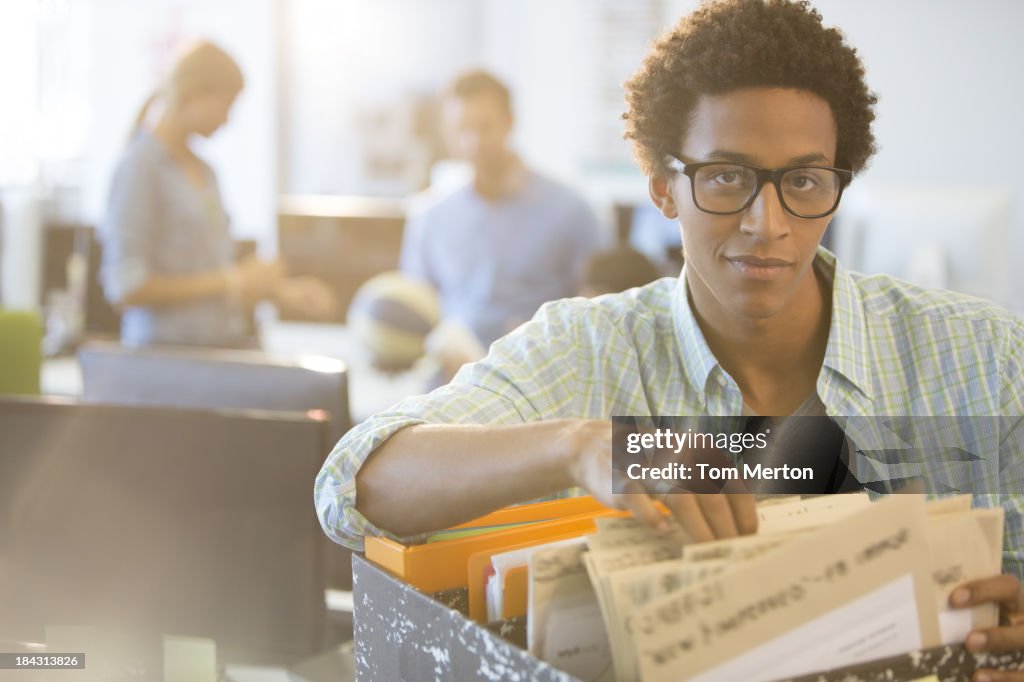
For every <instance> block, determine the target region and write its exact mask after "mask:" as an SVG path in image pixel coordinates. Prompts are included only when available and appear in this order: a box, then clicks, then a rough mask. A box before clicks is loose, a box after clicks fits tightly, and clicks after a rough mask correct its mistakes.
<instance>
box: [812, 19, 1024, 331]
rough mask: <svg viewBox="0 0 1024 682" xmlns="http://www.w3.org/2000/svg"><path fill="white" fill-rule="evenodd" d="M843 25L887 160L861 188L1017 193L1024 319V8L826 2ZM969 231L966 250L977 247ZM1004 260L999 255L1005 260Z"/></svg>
mask: <svg viewBox="0 0 1024 682" xmlns="http://www.w3.org/2000/svg"><path fill="white" fill-rule="evenodd" d="M815 5H816V6H817V7H818V8H819V9H820V11H821V13H822V16H823V17H824V19H825V23H827V24H835V25H837V26H839V27H841V28H842V29H843V30H844V32H845V33H846V35H847V36H848V38H849V40H850V42H851V43H852V44H853V45H855V46H856V47H857V48H858V50H859V52H860V54H861V57H862V59H863V61H864V63H865V66H866V68H867V78H868V83H869V84H870V86H871V87H872V89H873V90H874V91H875V92H876V93H877V94H878V95H879V103H878V109H877V111H878V118H877V121H876V123H875V135H876V137H877V139H878V143H879V147H880V150H879V153H878V154H877V156H876V157H875V159H874V160H873V161H872V163H871V167H870V168H869V169H868V170H867V172H865V173H864V174H863V175H862V176H861V177H860V178H859V179H858V180H857V182H856V183H855V187H856V186H857V185H860V189H861V190H862V191H865V189H866V190H867V191H870V190H871V188H873V187H882V188H890V187H897V188H906V189H908V190H920V189H928V188H933V189H939V190H942V189H943V188H949V189H951V190H952V189H955V188H960V189H964V188H977V189H991V190H1005V191H1008V192H1009V193H1010V194H1011V197H1012V203H1011V209H1010V210H1011V215H1012V217H1013V218H1012V223H1011V225H1010V232H1011V234H1010V238H1009V240H1008V243H1007V244H1006V245H1005V246H1006V248H1005V251H1004V253H1002V254H1001V256H1002V263H1001V267H1005V268H1007V269H1008V270H1009V271H1010V273H1011V281H1010V288H1009V290H1008V291H1007V292H1005V294H1004V296H1005V298H1004V299H1003V301H1002V302H1003V303H1005V304H1007V305H1009V306H1011V307H1013V308H1015V309H1016V310H1017V311H1018V312H1020V313H1024V301H1022V300H1021V297H1020V292H1024V268H1020V267H1019V266H1017V265H1016V263H1018V262H1019V261H1020V260H1021V259H1024V201H1022V199H1024V163H1022V160H1024V135H1022V134H1021V125H1022V121H1024V89H1022V88H1021V87H1020V81H1021V74H1020V68H1021V65H1024V41H1021V39H1020V35H1019V33H1020V26H1022V25H1024V3H1020V2H1015V1H1014V0H976V1H972V2H955V1H953V0H940V1H936V0H900V2H888V1H886V0H859V1H858V2H848V1H846V0H817V1H816V2H815ZM975 241H976V237H972V234H971V225H969V224H967V225H964V229H963V234H962V247H963V248H964V249H965V250H968V249H970V248H972V247H973V245H974V243H975ZM999 256H1000V254H993V257H994V258H996V259H998V258H999Z"/></svg>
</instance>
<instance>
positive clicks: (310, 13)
mask: <svg viewBox="0 0 1024 682" xmlns="http://www.w3.org/2000/svg"><path fill="white" fill-rule="evenodd" d="M283 11H284V16H283V23H282V29H283V33H284V45H285V48H284V49H285V52H284V59H283V68H282V84H281V86H282V89H281V92H282V94H283V99H282V117H283V118H282V130H281V139H282V141H283V146H282V149H283V151H284V153H283V155H282V162H283V176H282V177H283V181H282V190H283V191H284V192H286V193H293V194H309V193H313V194H319V193H339V194H352V193H356V192H359V191H360V188H361V187H364V186H365V183H363V182H361V177H360V174H361V170H362V169H361V167H360V164H361V161H362V157H361V151H362V150H363V149H364V147H365V146H366V145H367V144H368V141H367V140H364V139H361V137H360V129H359V125H358V124H359V117H360V115H362V114H364V113H365V112H366V111H367V110H368V109H369V108H372V107H374V106H379V107H383V108H385V109H386V108H388V107H389V106H392V105H395V104H396V103H398V102H399V101H400V100H401V98H402V97H403V96H405V95H409V94H415V93H426V94H430V93H435V92H437V91H438V90H439V89H440V88H442V87H444V86H445V85H446V84H447V82H448V80H449V79H450V78H451V77H452V75H453V74H455V73H457V72H458V71H461V70H463V69H466V68H469V67H473V66H477V65H478V63H479V62H478V58H479V53H480V45H479V42H478V40H479V36H478V33H479V32H478V30H477V27H478V25H479V19H478V4H477V2H476V0H444V1H443V2H436V1H434V2H423V0H380V1H372V2H371V1H369V0H291V1H290V2H287V3H285V5H284V7H283Z"/></svg>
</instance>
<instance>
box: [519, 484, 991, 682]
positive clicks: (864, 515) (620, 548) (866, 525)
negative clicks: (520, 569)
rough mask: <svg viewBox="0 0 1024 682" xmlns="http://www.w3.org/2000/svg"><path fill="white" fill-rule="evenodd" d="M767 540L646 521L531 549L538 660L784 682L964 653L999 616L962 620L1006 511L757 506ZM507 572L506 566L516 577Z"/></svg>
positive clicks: (917, 500) (936, 506) (844, 500)
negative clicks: (935, 652) (703, 536)
mask: <svg viewBox="0 0 1024 682" xmlns="http://www.w3.org/2000/svg"><path fill="white" fill-rule="evenodd" d="M758 511H759V516H760V525H759V530H758V533H757V534H756V535H753V536H746V537H741V538H736V539H730V540H719V541H714V542H706V543H699V544H697V543H693V542H691V541H690V539H689V538H688V537H687V536H686V533H685V532H684V531H683V530H682V529H681V528H679V527H678V526H675V527H673V529H672V530H671V531H670V532H669V533H666V534H658V533H657V532H655V531H653V530H651V529H649V528H647V527H645V526H642V525H641V524H639V523H638V522H637V521H635V520H634V519H632V518H622V517H605V518H598V519H596V520H595V525H596V528H597V532H596V533H595V534H592V535H589V536H587V537H586V539H585V542H572V543H565V542H562V543H558V544H551V545H543V544H542V545H539V546H535V547H532V548H531V549H530V551H529V552H527V553H525V554H521V555H519V556H517V557H516V561H517V562H523V561H525V562H526V563H527V564H528V567H529V568H528V583H529V584H528V643H529V648H530V651H531V652H532V653H533V654H534V655H536V656H537V657H539V658H541V659H542V660H545V661H548V662H549V663H551V664H552V665H554V666H556V667H558V668H560V669H562V670H565V671H566V672H569V673H570V674H572V675H574V676H576V677H578V678H580V679H584V680H619V681H620V682H626V681H629V680H644V681H645V682H667V681H669V680H684V679H685V680H701V681H702V682H711V681H715V680H738V679H742V680H751V681H757V680H766V681H767V680H778V679H787V678H790V677H795V676H799V675H804V674H808V673H813V672H816V671H821V670H828V669H834V668H838V667H842V666H847V665H853V664H857V663H863V662H867V661H872V660H877V659H881V658H885V657H889V656H894V655H897V654H901V653H905V652H910V651H914V650H917V649H920V648H923V647H930V646H936V645H939V644H946V643H959V642H962V641H963V639H964V637H965V636H966V634H967V632H968V631H970V630H971V629H974V628H980V627H991V626H994V625H996V624H997V621H998V613H997V611H996V607H995V605H985V606H983V607H978V608H975V609H970V610H954V609H951V608H949V607H948V602H949V595H950V593H951V592H952V591H953V589H955V588H956V587H957V586H959V585H961V584H963V583H965V582H967V581H970V580H975V579H979V578H985V577H989V576H992V575H996V574H998V573H999V572H1000V567H1001V562H1002V537H1003V511H1002V509H1000V508H994V509H971V498H970V496H969V495H964V496H960V497H954V498H946V499H942V500H937V501H925V499H924V497H923V496H921V495H912V494H904V495H892V496H890V497H888V498H885V499H883V500H880V501H877V502H871V501H869V499H868V497H867V496H866V495H864V494H850V495H831V496H825V497H817V498H812V499H807V500H801V499H793V498H789V499H785V500H780V501H773V502H772V503H762V504H761V505H759V510H758ZM506 570H507V567H506Z"/></svg>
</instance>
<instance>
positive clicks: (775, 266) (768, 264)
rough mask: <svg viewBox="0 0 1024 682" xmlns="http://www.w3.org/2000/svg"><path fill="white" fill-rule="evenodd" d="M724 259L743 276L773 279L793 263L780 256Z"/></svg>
mask: <svg viewBox="0 0 1024 682" xmlns="http://www.w3.org/2000/svg"><path fill="white" fill-rule="evenodd" d="M726 260H727V261H729V263H730V264H731V265H732V266H733V268H735V269H736V270H737V271H738V272H739V274H740V275H742V276H743V277H747V278H750V279H758V280H770V279H774V278H776V277H778V276H780V275H782V274H783V273H785V272H786V271H787V270H789V268H791V267H793V265H795V263H793V262H792V261H788V260H784V259H782V258H764V257H761V256H745V255H743V256H727V257H726Z"/></svg>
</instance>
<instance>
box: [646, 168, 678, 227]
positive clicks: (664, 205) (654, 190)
mask: <svg viewBox="0 0 1024 682" xmlns="http://www.w3.org/2000/svg"><path fill="white" fill-rule="evenodd" d="M647 191H648V192H649V193H650V195H651V201H653V202H654V205H655V206H657V207H658V210H659V211H661V215H663V216H665V217H666V218H668V219H670V220H674V219H676V218H678V217H679V210H678V208H677V207H676V199H675V197H674V196H673V195H672V184H671V183H670V182H669V181H668V179H667V178H665V177H664V176H661V175H652V176H651V178H650V180H648V181H647Z"/></svg>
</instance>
